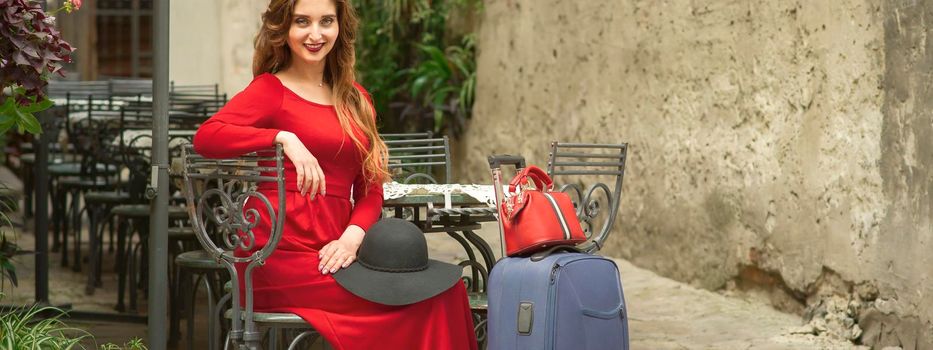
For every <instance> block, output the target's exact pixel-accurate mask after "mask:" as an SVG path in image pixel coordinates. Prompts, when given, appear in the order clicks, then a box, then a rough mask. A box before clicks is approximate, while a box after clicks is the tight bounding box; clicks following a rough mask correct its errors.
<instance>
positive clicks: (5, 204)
mask: <svg viewBox="0 0 933 350" xmlns="http://www.w3.org/2000/svg"><path fill="white" fill-rule="evenodd" d="M8 191H9V187H8V186H7V185H6V184H4V183H2V182H0V282H2V281H5V280H9V281H10V283H12V284H13V286H14V287H15V286H16V285H17V279H16V265H13V256H15V255H16V252H18V251H19V247H18V246H17V245H16V231H15V230H13V222H12V221H10V217H9V216H8V215H9V214H10V213H14V212H16V210H17V203H16V200H15V199H14V198H12V197H10V196H7V195H5V193H6V192H8ZM2 284H5V283H0V285H2Z"/></svg>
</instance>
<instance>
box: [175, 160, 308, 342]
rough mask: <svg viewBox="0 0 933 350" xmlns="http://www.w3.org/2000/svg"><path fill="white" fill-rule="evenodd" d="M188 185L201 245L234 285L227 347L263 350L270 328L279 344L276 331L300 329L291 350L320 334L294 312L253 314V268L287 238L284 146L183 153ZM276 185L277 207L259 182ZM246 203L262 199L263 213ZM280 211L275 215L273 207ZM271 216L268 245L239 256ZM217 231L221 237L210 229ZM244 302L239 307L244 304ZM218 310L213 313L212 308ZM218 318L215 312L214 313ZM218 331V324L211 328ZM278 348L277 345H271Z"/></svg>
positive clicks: (189, 204) (189, 203)
mask: <svg viewBox="0 0 933 350" xmlns="http://www.w3.org/2000/svg"><path fill="white" fill-rule="evenodd" d="M182 158H183V161H184V163H183V164H184V173H183V174H184V183H185V191H184V192H185V198H186V201H187V210H188V215H189V217H190V220H191V223H192V226H193V227H194V229H195V234H196V235H197V238H198V241H199V242H200V243H201V246H202V247H203V248H204V250H205V251H207V253H208V254H209V255H210V256H211V258H213V259H214V260H215V261H217V262H219V263H220V264H222V265H223V266H224V267H225V268H226V270H227V272H228V273H229V274H230V276H231V279H232V280H233V281H234V283H230V293H229V294H228V296H225V297H224V298H223V299H222V300H221V302H223V301H224V300H230V301H231V303H230V304H231V306H230V308H229V309H228V310H227V311H226V312H225V315H226V318H227V319H228V320H229V321H230V328H229V331H228V333H227V337H226V339H227V340H226V344H227V345H230V344H231V343H232V345H234V346H235V347H236V348H238V349H259V348H260V343H261V342H262V339H263V336H262V334H263V332H262V330H263V329H271V330H273V332H271V333H270V336H269V341H270V342H271V343H273V346H274V343H275V342H276V341H277V339H276V338H277V333H278V332H277V330H279V329H300V330H301V333H300V334H299V335H298V336H296V337H295V338H294V339H293V340H292V342H291V344H290V346H289V349H292V348H294V347H295V346H296V345H297V344H299V343H300V342H302V341H304V340H306V339H311V340H312V341H313V340H314V339H316V338H317V337H319V336H320V335H319V334H318V333H317V332H315V331H314V330H313V329H311V328H310V326H309V325H308V324H307V323H306V322H305V321H304V320H302V319H301V318H300V317H299V316H298V315H295V314H291V313H256V312H254V311H253V285H252V273H253V269H254V268H255V267H257V266H259V265H262V264H263V263H264V262H265V261H266V259H267V258H268V257H269V256H270V255H272V254H273V252H274V251H275V248H276V246H277V245H278V242H279V240H280V239H281V238H282V227H283V225H284V223H285V213H286V211H285V196H284V194H285V175H284V174H285V170H284V162H285V157H284V154H283V151H282V147H281V145H278V146H276V148H275V150H274V151H273V150H268V151H263V152H257V153H253V154H249V155H244V156H241V157H237V158H233V159H207V158H204V157H202V156H200V155H198V154H197V153H195V152H194V149H193V147H191V146H187V147H186V148H185V149H184V150H183V156H182ZM270 182H271V183H274V184H275V186H276V188H277V193H278V194H280V195H279V196H278V197H277V198H273V199H272V200H275V201H276V205H275V206H274V205H273V203H272V201H271V200H270V198H267V197H266V196H265V195H263V194H262V193H260V192H258V191H257V190H256V187H257V186H258V184H260V183H270ZM247 200H257V201H260V203H262V204H263V205H264V206H263V207H264V208H263V209H264V210H257V209H250V210H245V205H246V202H247ZM276 207H277V208H278V211H276V210H275V209H273V208H276ZM262 215H268V216H269V217H270V222H271V223H272V227H271V228H270V232H269V237H268V241H267V242H266V245H265V246H263V247H262V248H261V249H259V250H256V251H254V252H253V253H252V254H250V255H249V256H246V257H238V256H236V255H235V252H236V251H237V250H243V251H250V250H252V249H253V248H254V247H255V244H256V242H255V240H256V237H255V233H254V232H253V231H252V230H253V228H254V227H255V226H256V224H257V223H258V222H259V218H260V217H261V216H262ZM209 225H211V226H215V227H216V228H217V234H216V236H219V237H216V239H217V240H218V241H219V243H217V242H215V237H212V235H211V234H210V233H209V232H208V230H207V227H208V226H209ZM237 264H242V266H243V267H244V270H243V271H244V276H243V280H244V285H245V288H244V290H241V289H240V284H239V283H236V281H238V276H239V273H238V271H237V269H236V265H237ZM241 295H242V300H244V301H245V302H244V304H243V305H242V306H241V305H240V300H241ZM211 311H213V310H211ZM211 314H212V315H213V312H211ZM211 329H213V326H211ZM270 348H274V347H270Z"/></svg>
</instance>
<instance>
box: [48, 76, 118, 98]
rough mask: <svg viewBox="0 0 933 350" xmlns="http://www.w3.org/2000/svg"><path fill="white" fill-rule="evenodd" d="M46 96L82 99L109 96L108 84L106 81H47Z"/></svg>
mask: <svg viewBox="0 0 933 350" xmlns="http://www.w3.org/2000/svg"><path fill="white" fill-rule="evenodd" d="M48 94H49V96H50V97H68V98H75V99H84V98H86V97H87V96H109V95H110V82H108V81H106V80H90V81H88V80H85V81H65V80H52V81H49V89H48Z"/></svg>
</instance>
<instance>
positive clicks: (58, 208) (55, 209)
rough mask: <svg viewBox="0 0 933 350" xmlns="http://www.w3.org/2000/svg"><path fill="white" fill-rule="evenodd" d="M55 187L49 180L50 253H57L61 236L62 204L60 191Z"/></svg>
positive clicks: (52, 181)
mask: <svg viewBox="0 0 933 350" xmlns="http://www.w3.org/2000/svg"><path fill="white" fill-rule="evenodd" d="M55 185H56V182H55V181H54V180H51V179H50V180H49V195H50V196H51V198H52V248H51V249H50V250H49V251H50V252H57V251H58V250H59V249H61V242H59V235H60V234H61V230H62V222H61V217H62V207H63V206H64V204H63V203H62V198H61V192H62V191H61V190H60V189H58V188H57V187H56V186H55ZM46 200H47V199H46Z"/></svg>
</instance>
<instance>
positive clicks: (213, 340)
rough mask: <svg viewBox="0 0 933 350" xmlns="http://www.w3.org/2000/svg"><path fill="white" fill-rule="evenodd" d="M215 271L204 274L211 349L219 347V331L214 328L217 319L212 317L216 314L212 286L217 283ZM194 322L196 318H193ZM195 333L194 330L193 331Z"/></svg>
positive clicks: (208, 344)
mask: <svg viewBox="0 0 933 350" xmlns="http://www.w3.org/2000/svg"><path fill="white" fill-rule="evenodd" d="M213 276H214V273H213V272H207V273H206V275H205V276H204V277H205V278H204V288H206V291H207V348H208V349H210V350H215V349H216V348H217V332H216V329H214V323H216V321H217V320H215V319H211V317H212V316H213V315H214V293H215V291H214V288H213V287H212V286H214V285H216V279H215V278H213ZM191 321H192V322H194V318H192V320H191ZM192 333H193V332H192Z"/></svg>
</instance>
